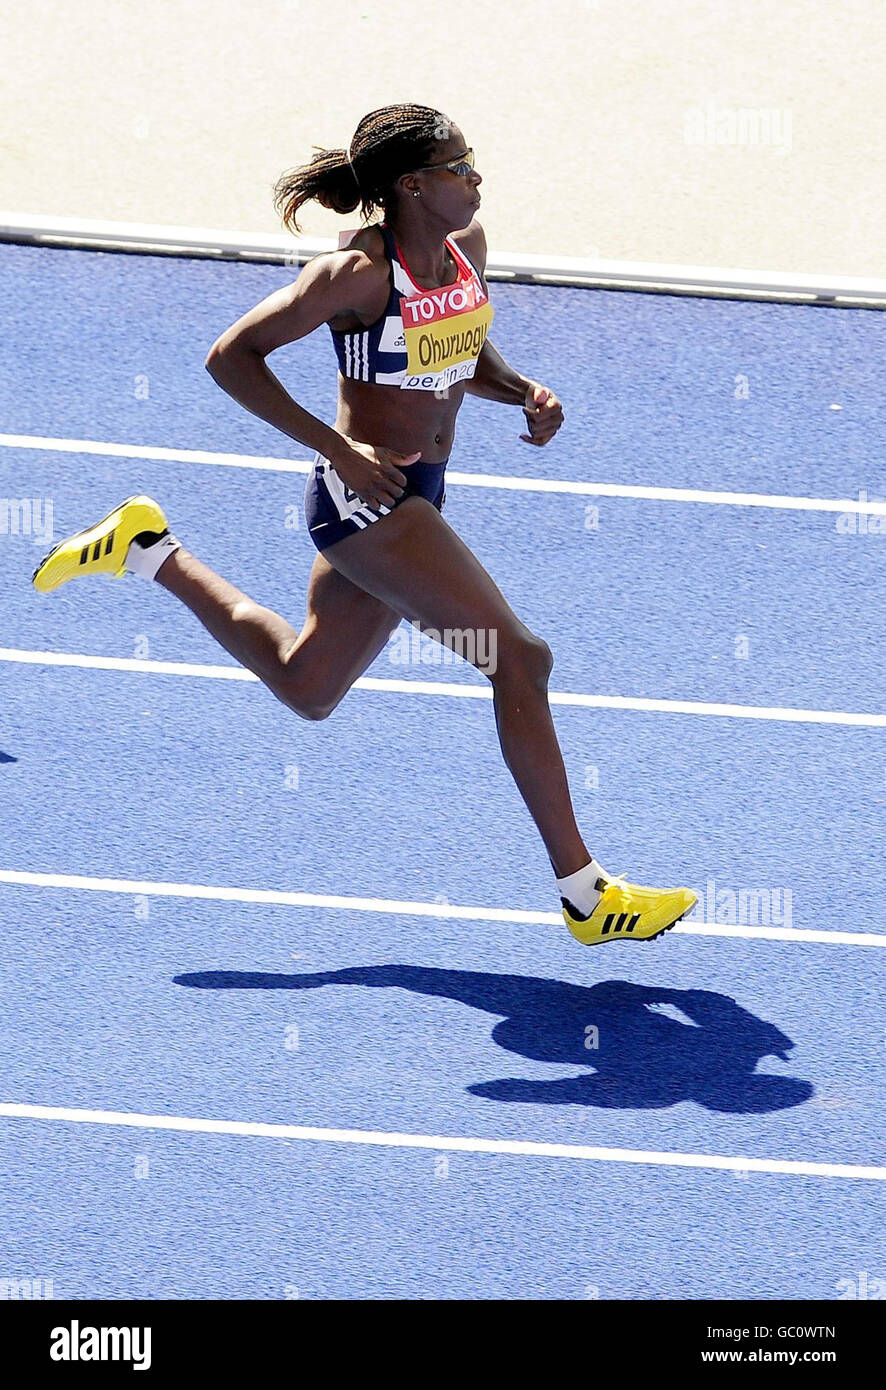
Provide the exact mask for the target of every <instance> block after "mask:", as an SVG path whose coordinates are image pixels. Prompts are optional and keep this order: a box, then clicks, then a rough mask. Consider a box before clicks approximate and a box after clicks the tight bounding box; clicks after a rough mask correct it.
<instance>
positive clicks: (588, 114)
mask: <svg viewBox="0 0 886 1390" xmlns="http://www.w3.org/2000/svg"><path fill="white" fill-rule="evenodd" d="M0 54H2V69H0V70H2V84H0V206H2V207H3V209H4V210H6V211H17V212H20V213H45V214H52V215H55V216H60V215H70V216H79V217H91V218H107V219H112V220H120V221H132V222H149V223H168V224H172V225H176V226H199V227H216V228H220V229H229V230H231V231H236V230H240V231H244V232H247V231H276V230H278V223H277V221H276V217H275V214H274V211H273V207H272V202H271V189H272V185H273V183H274V180H275V178H276V177H277V175H278V174H279V173H280V172H281V171H282V170H283V169H284V168H287V167H290V166H292V165H294V164H299V163H303V162H305V161H306V160H307V159H308V158H309V157H310V153H311V147H312V145H324V146H335V147H338V146H342V145H346V144H347V143H348V142H349V140H350V137H351V134H352V133H353V130H354V127H355V125H356V123H357V121H358V120H359V118H360V116H361V115H363V114H364V113H365V112H366V111H369V110H371V109H373V108H374V107H376V106H380V105H384V104H386V103H387V102H390V101H402V100H410V101H420V102H424V103H426V104H428V105H432V106H436V107H438V108H439V109H441V110H442V111H443V112H444V113H445V114H447V115H449V116H450V117H452V118H453V119H454V120H455V121H456V122H457V123H458V124H459V125H460V126H461V127H462V129H463V131H464V133H465V135H466V137H467V139H468V141H469V142H470V143H471V144H473V145H474V147H475V149H476V151H477V157H478V167H479V169H480V172H481V173H482V174H483V177H484V189H483V194H484V205H483V211H482V218H481V220H482V221H483V223H484V225H485V226H486V229H487V235H488V239H489V242H490V246H491V247H492V248H493V250H497V251H501V252H518V251H524V252H534V253H550V254H551V255H552V256H556V255H573V256H574V255H578V256H582V255H590V256H593V255H597V256H601V257H604V258H610V259H624V260H636V261H652V262H660V261H663V262H677V263H693V264H700V265H701V264H705V265H720V266H731V267H740V268H748V269H770V270H780V271H788V272H799V271H819V270H820V271H826V272H827V271H830V272H832V273H842V274H847V275H874V276H882V275H884V274H886V179H884V151H886V3H883V0H839V3H838V0H805V3H804V0H746V3H731V0H548V3H542V4H539V5H537V6H536V5H531V4H528V3H526V0H513V3H507V0H485V2H484V0H476V3H471V0H450V3H442V0H432V3H424V4H422V3H415V0H413V3H409V2H408V0H388V3H385V4H380V3H378V0H354V3H349V0H323V3H320V0H251V2H250V0H245V2H244V3H235V2H234V0H192V2H191V3H186V2H185V0H105V2H104V3H102V0H31V3H29V4H27V5H20V6H7V7H6V8H5V11H4V13H3V14H2V16H0ZM353 222H354V218H353V217H352V218H351V219H349V220H348V221H347V222H346V221H345V220H342V219H339V218H336V217H335V216H334V215H333V214H330V213H327V212H325V211H324V210H323V209H320V208H311V207H308V208H306V209H305V210H304V230H305V232H306V233H308V234H311V235H313V236H331V235H334V234H335V233H336V232H337V231H339V230H340V229H341V228H342V227H344V226H345V225H350V224H352V223H353Z"/></svg>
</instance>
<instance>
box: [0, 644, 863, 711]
mask: <svg viewBox="0 0 886 1390" xmlns="http://www.w3.org/2000/svg"><path fill="white" fill-rule="evenodd" d="M0 661H11V662H19V663H24V664H25V665H30V666H79V667H84V668H86V669H87V670H90V669H92V670H96V671H134V672H140V673H142V674H146V675H157V676H200V677H204V678H206V679H210V680H228V681H256V682H257V681H258V677H257V676H254V675H253V674H252V672H251V671H246V670H245V669H244V668H243V667H242V666H203V665H198V664H196V663H194V662H190V661H141V660H138V659H137V658H135V657H130V656H87V655H85V654H83V653H79V652H49V651H29V650H27V649H22V648H19V647H0ZM352 688H353V689H354V690H376V691H385V692H388V693H393V694H396V695H451V696H455V697H456V698H460V699H470V700H491V699H492V687H491V686H489V685H474V684H470V685H468V684H464V685H462V684H456V683H455V682H454V681H449V682H447V681H419V680H389V679H387V678H384V677H378V676H360V678H359V679H358V680H356V681H355V682H354V685H353V687H352ZM548 699H549V700H550V703H551V704H552V705H567V706H570V707H572V708H575V709H617V710H635V711H639V712H640V713H651V714H696V715H709V716H714V717H718V718H723V719H773V720H777V721H780V722H782V723H786V724H840V725H848V726H850V727H852V728H861V729H882V728H884V727H886V714H854V713H852V712H850V711H848V710H829V709H791V708H790V707H786V706H780V705H729V704H721V703H718V702H717V701H709V700H649V699H640V698H634V697H632V696H626V695H581V694H573V693H572V692H568V691H563V690H552V691H550V692H549V695H548Z"/></svg>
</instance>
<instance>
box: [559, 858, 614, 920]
mask: <svg viewBox="0 0 886 1390" xmlns="http://www.w3.org/2000/svg"><path fill="white" fill-rule="evenodd" d="M598 878H608V874H607V873H606V870H605V869H604V868H603V867H602V866H601V865H600V864H598V863H597V861H596V859H592V860H591V862H590V864H585V866H584V868H583V869H578V870H577V871H576V873H574V874H569V875H568V876H567V877H566V878H558V879H557V889H558V891H559V893H560V897H561V898H565V899H566V901H567V902H568V903H571V905H572V906H573V907H574V908H576V909H577V911H578V913H579V915H580V916H582V917H590V915H591V913H592V912H593V910H594V908H595V907H596V906H597V903H598V902H599V901H600V896H601V895H600V890H599V889H598V887H597V879H598Z"/></svg>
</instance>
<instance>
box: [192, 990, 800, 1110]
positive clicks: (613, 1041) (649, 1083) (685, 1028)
mask: <svg viewBox="0 0 886 1390" xmlns="http://www.w3.org/2000/svg"><path fill="white" fill-rule="evenodd" d="M176 984H181V985H188V986H190V987H191V988H194V989H320V988H322V987H324V986H327V985H358V986H363V987H369V988H385V989H405V990H409V991H410V992H412V993H415V994H424V995H433V996H437V997H440V998H444V999H454V1000H457V1001H458V1003H460V1004H465V1005H467V1006H468V1007H469V1008H473V1009H480V1010H482V1011H483V1012H484V1013H490V1014H499V1015H501V1022H499V1023H496V1025H495V1027H494V1028H493V1030H492V1037H493V1039H494V1040H495V1042H496V1043H497V1044H498V1045H499V1047H503V1048H505V1049H506V1050H507V1051H508V1052H516V1053H517V1054H518V1055H519V1056H521V1057H527V1058H529V1059H531V1060H532V1061H534V1062H552V1063H557V1064H559V1065H573V1066H581V1067H582V1068H585V1070H583V1071H582V1072H581V1073H580V1074H579V1075H578V1076H570V1077H565V1078H562V1079H559V1080H551V1081H547V1080H535V1079H528V1078H513V1079H502V1080H498V1081H483V1082H478V1083H477V1084H475V1085H473V1086H469V1087H468V1090H469V1092H470V1093H471V1094H472V1095H475V1096H481V1097H483V1098H484V1099H486V1100H499V1101H522V1102H524V1103H527V1104H533V1105H538V1104H542V1105H593V1106H601V1107H605V1108H609V1109H627V1110H635V1109H639V1110H643V1109H658V1108H661V1107H665V1106H670V1105H676V1104H678V1103H679V1102H680V1101H695V1102H696V1103H697V1104H698V1105H702V1106H705V1107H706V1108H707V1109H708V1110H716V1111H722V1112H724V1113H735V1114H754V1113H757V1114H759V1113H763V1112H766V1111H770V1110H785V1109H788V1108H789V1107H790V1106H794V1105H802V1104H803V1102H804V1101H807V1100H808V1099H809V1097H810V1096H811V1095H812V1094H813V1087H812V1086H811V1085H810V1083H809V1082H808V1081H800V1080H797V1079H796V1078H794V1077H789V1076H774V1075H765V1074H761V1073H758V1072H757V1071H756V1070H755V1069H756V1066H757V1063H758V1062H759V1061H760V1060H761V1059H762V1058H763V1057H767V1056H773V1057H779V1058H781V1060H782V1061H785V1062H786V1061H787V1060H788V1052H789V1050H790V1049H791V1048H792V1047H793V1046H794V1044H793V1043H792V1042H791V1040H790V1038H787V1037H785V1035H784V1033H782V1032H781V1031H780V1030H779V1029H778V1028H776V1027H775V1025H774V1024H771V1023H766V1022H764V1021H763V1020H762V1019H759V1018H757V1017H756V1016H755V1015H754V1014H752V1013H749V1012H748V1011H747V1009H743V1008H741V1006H740V1005H739V1004H737V1003H736V1002H735V1000H734V999H731V998H729V997H728V996H727V995H725V994H715V993H713V992H711V991H709V990H702V989H689V990H680V989H657V988H654V987H653V988H649V987H647V986H644V985H635V984H631V983H629V982H628V981H626V980H604V981H602V982H601V983H599V984H596V985H590V986H584V985H572V984H566V983H564V982H563V981H560V980H540V979H535V978H532V977H530V976H523V975H491V974H482V973H479V972H476V971H468V970H435V969H430V968H424V967H421V966H409V965H367V966H355V967H353V968H351V969H346V970H331V971H327V972H325V973H322V974H314V975H270V974H259V973H251V972H246V971H243V972H238V971H223V970H218V971H206V972H202V973H194V974H189V975H178V976H176ZM667 1009H670V1010H673V1011H674V1012H676V1013H679V1014H680V1015H682V1019H680V1018H676V1019H675V1018H674V1017H673V1016H672V1014H668V1013H667V1012H665V1010H667Z"/></svg>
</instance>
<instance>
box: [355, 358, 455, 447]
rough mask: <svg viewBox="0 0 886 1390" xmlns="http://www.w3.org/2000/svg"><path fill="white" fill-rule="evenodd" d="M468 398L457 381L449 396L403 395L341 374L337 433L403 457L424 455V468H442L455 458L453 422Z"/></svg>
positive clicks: (432, 393) (397, 390)
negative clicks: (438, 465)
mask: <svg viewBox="0 0 886 1390" xmlns="http://www.w3.org/2000/svg"><path fill="white" fill-rule="evenodd" d="M464 394H465V383H464V382H463V381H459V382H456V384H455V385H454V386H450V387H449V389H448V391H447V394H446V395H445V396H442V395H440V396H438V395H435V393H434V392H433V391H401V389H400V387H399V386H377V385H375V384H374V383H372V382H368V381H353V380H350V379H347V378H345V377H343V376H342V375H341V374H339V378H338V413H337V415H336V417H335V428H336V429H337V430H338V431H339V433H341V434H346V435H348V437H349V438H350V439H356V440H357V441H358V442H359V443H361V444H372V445H373V446H375V447H380V448H384V449H394V450H396V452H397V453H400V454H414V453H415V452H416V450H417V449H420V450H421V458H422V461H423V462H425V463H443V462H444V460H446V459H448V458H449V456H450V454H451V453H452V443H453V440H454V438H455V418H456V416H457V415H458V411H459V407H460V405H461V403H462V399H463V397H464Z"/></svg>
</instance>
